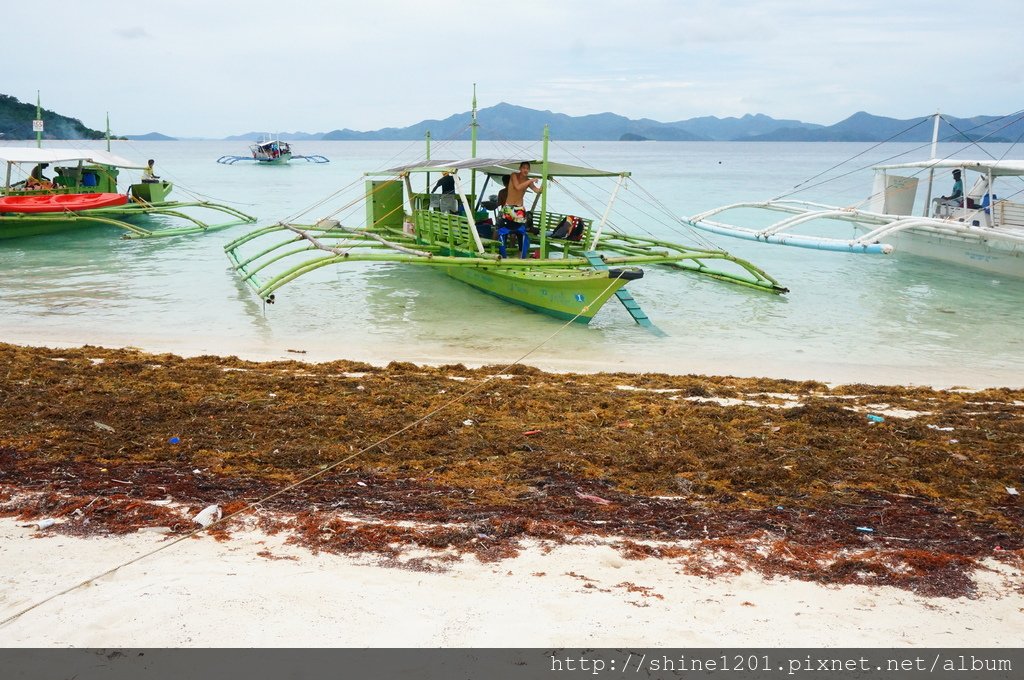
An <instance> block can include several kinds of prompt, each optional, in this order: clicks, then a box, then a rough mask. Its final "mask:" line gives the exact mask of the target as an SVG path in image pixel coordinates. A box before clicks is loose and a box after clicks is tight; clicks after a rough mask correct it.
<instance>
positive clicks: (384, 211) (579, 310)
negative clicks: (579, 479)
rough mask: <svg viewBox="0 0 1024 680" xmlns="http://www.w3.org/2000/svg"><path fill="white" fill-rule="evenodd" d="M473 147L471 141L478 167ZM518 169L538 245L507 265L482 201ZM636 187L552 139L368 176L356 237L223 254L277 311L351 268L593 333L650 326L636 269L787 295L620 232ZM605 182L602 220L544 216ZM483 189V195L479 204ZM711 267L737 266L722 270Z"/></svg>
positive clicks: (279, 228)
mask: <svg viewBox="0 0 1024 680" xmlns="http://www.w3.org/2000/svg"><path fill="white" fill-rule="evenodd" d="M473 132H474V133H475V127H474V130H473ZM475 147H476V145H475V135H474V144H473V150H474V155H475ZM428 155H429V154H428ZM523 160H530V161H531V163H532V165H533V168H532V170H531V173H530V174H531V177H534V178H537V179H539V180H540V181H541V182H542V184H541V192H540V193H539V194H537V195H536V198H535V200H534V205H533V206H532V210H531V211H530V213H531V217H532V226H533V231H535V233H536V236H535V237H532V236H531V237H530V240H531V241H532V240H534V239H535V240H536V243H531V244H530V245H529V246H527V247H526V248H524V249H523V250H521V251H520V252H521V253H523V254H524V255H525V256H524V257H515V256H512V257H510V256H507V253H508V251H509V249H507V248H506V247H505V245H506V244H505V243H503V242H502V241H501V240H500V239H498V238H491V237H489V236H490V235H491V226H490V225H491V224H492V223H493V224H495V225H497V224H498V222H497V220H498V216H497V213H495V215H494V216H493V217H494V219H493V220H492V219H491V217H492V216H491V215H490V214H489V212H488V210H487V209H494V208H495V206H494V203H493V202H489V201H485V200H481V198H480V197H481V196H483V195H484V194H485V192H486V190H487V186H488V185H489V183H490V182H498V181H500V180H501V178H502V177H503V176H506V175H511V174H513V173H514V172H516V171H517V170H518V169H519V165H520V162H521V161H523ZM442 173H448V174H449V175H450V176H451V177H452V178H453V179H454V185H455V193H454V194H441V195H438V194H432V193H430V176H431V175H434V176H438V175H441V174H442ZM466 175H470V178H469V179H470V181H469V183H468V184H467V183H466V182H464V181H463V177H465V176H466ZM418 176H424V177H425V178H426V181H425V182H424V183H423V184H422V186H423V187H424V188H423V190H417V189H416V188H414V184H415V185H416V186H421V185H420V182H419V181H415V183H414V178H415V177H418ZM629 176H630V175H629V173H628V172H614V171H605V170H598V169H594V168H589V167H583V166H578V165H569V164H565V163H556V162H553V161H550V160H548V132H547V129H545V132H544V155H543V158H542V159H540V160H539V161H536V160H532V159H523V158H514V159H513V158H504V159H496V158H469V159H464V160H442V161H429V160H428V161H424V162H421V163H415V164H410V165H403V166H400V167H395V168H391V169H389V170H385V171H381V172H373V173H366V175H365V177H366V181H365V194H364V196H363V197H361V200H363V201H365V210H366V224H365V225H363V226H349V225H346V224H342V223H341V222H339V221H338V220H334V219H324V220H320V221H319V222H317V223H316V224H311V225H298V224H291V223H278V224H274V225H269V226H265V227H262V228H259V229H256V230H255V231H253V232H251V233H249V234H246V235H244V236H242V237H240V238H238V239H235V240H234V241H232V242H231V243H229V244H227V245H226V246H225V251H226V253H227V256H228V258H229V259H230V261H231V263H232V265H233V267H234V269H235V271H236V272H237V274H238V275H239V276H240V277H241V278H242V280H243V281H244V282H245V283H246V284H247V285H248V286H249V287H250V288H252V290H253V291H255V293H256V294H257V295H258V296H259V297H260V298H261V299H262V300H264V301H265V302H274V301H275V299H276V291H277V290H278V289H279V288H281V287H282V286H284V285H285V284H287V283H289V282H291V281H293V280H295V279H297V278H299V277H301V276H303V275H304V274H307V273H309V272H312V271H315V270H317V269H320V268H321V267H327V266H331V265H342V264H349V263H354V262H389V263H403V264H408V265H419V266H427V267H434V268H437V269H440V270H441V271H443V272H444V273H445V274H447V275H448V276H450V277H452V278H454V279H457V280H459V281H462V282H464V283H467V284H469V285H471V286H473V287H475V288H477V289H479V290H481V291H483V292H485V293H489V294H490V295H494V296H495V297H498V298H501V299H502V300H506V301H508V302H512V303H515V304H518V305H522V306H524V307H527V308H529V309H532V310H535V311H538V312H542V313H545V314H549V315H551V316H554V317H556V318H559V319H567V320H573V321H577V322H581V323H587V322H589V321H590V320H591V319H592V318H593V317H594V315H595V314H596V313H597V312H598V310H600V309H601V307H602V306H603V305H604V304H605V302H607V301H608V300H609V299H611V298H612V297H613V296H614V297H617V298H618V299H619V300H620V301H621V302H622V303H623V305H624V306H625V307H626V309H627V310H628V311H629V313H630V315H631V316H632V317H633V319H634V320H635V321H636V322H637V323H638V324H641V325H644V326H653V324H652V323H651V321H650V319H648V318H647V316H646V314H645V313H644V312H643V310H642V309H641V308H640V306H639V305H638V304H637V303H636V301H635V300H634V299H633V298H632V296H631V295H630V294H629V292H628V291H626V290H625V288H624V286H625V285H626V284H627V283H628V282H629V281H634V280H637V279H640V278H641V277H643V275H644V272H643V270H642V269H640V266H641V265H663V266H665V267H668V268H673V269H676V270H681V271H685V272H691V273H696V274H702V275H705V276H709V277H713V278H716V279H720V280H723V281H728V282H732V283H736V284H740V285H743V286H748V287H751V288H756V289H759V290H763V291H768V292H771V293H784V292H786V290H787V289H786V288H783V287H782V286H780V285H779V283H778V282H777V281H776V280H775V279H773V278H771V277H770V276H769V275H768V274H766V273H764V272H763V271H761V270H760V269H759V268H757V267H756V266H755V265H753V264H751V263H749V262H747V261H745V260H742V259H740V258H738V257H735V256H733V255H731V254H729V253H727V252H725V251H723V250H716V249H698V248H691V247H688V246H685V245H682V244H678V243H672V242H668V241H663V240H659V239H655V238H650V237H646V236H640V235H634V234H627V233H623V232H620V231H617V230H615V229H613V228H612V226H611V214H612V207H613V204H614V203H615V199H616V195H617V193H618V191H619V189H620V188H621V187H622V186H623V184H624V183H625V182H626V181H627V179H628V178H629ZM598 178H606V179H609V180H613V181H615V182H616V184H615V187H614V189H613V190H612V191H611V195H610V199H609V201H608V205H607V206H606V207H605V209H604V211H603V213H602V214H600V215H593V216H590V217H585V216H580V215H579V213H576V214H574V215H568V214H566V213H562V212H555V211H553V210H551V209H550V208H549V207H548V193H549V192H548V188H549V186H550V185H552V184H555V183H557V184H562V183H567V182H568V181H570V180H573V179H598ZM478 182H482V187H481V189H480V191H479V192H476V191H475V187H476V186H477V184H478ZM529 195H530V194H528V196H529ZM357 200H358V199H357ZM467 215H472V216H473V219H469V218H467ZM569 217H573V218H577V219H579V221H580V224H581V226H582V233H581V234H579V235H578V236H577V238H576V239H564V238H554V237H553V234H556V233H558V229H557V228H558V227H559V225H561V224H562V223H563V220H566V218H569ZM481 232H482V233H481ZM503 253H506V254H503ZM716 262H718V263H723V262H725V263H729V265H731V266H730V267H729V268H728V269H719V268H716V266H715V263H716Z"/></svg>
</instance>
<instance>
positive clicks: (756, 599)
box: [0, 520, 1024, 647]
mask: <svg viewBox="0 0 1024 680" xmlns="http://www.w3.org/2000/svg"><path fill="white" fill-rule="evenodd" d="M161 540H162V539H161V538H159V537H155V536H154V535H153V534H147V533H143V534H138V535H132V536H127V537H121V538H90V539H81V538H67V537H59V536H58V537H54V536H49V537H45V536H42V535H41V534H40V533H38V532H37V531H36V530H34V529H30V528H24V527H19V526H18V524H17V523H16V522H14V521H12V520H4V521H2V522H0V555H2V557H3V562H4V564H5V565H7V568H5V574H4V576H3V577H2V578H3V593H4V595H3V602H2V610H0V615H2V616H6V615H8V614H9V613H10V612H12V611H14V610H17V609H18V608H19V607H23V606H26V605H28V604H31V603H32V602H33V600H35V599H36V598H40V597H41V596H43V595H46V594H48V593H51V592H56V591H57V590H60V589H63V588H64V587H66V586H67V585H68V584H70V583H74V582H79V581H82V580H84V579H86V578H89V577H91V576H93V575H95V574H97V573H101V572H102V571H105V570H106V569H108V568H109V567H110V566H111V565H113V564H115V563H117V562H118V561H119V560H125V559H130V558H131V557H134V556H136V555H138V554H140V553H142V552H145V551H148V550H151V549H152V548H154V547H156V546H157V545H159V542H160V541H161ZM377 562H378V561H377V560H374V559H369V558H365V557H364V558H358V557H350V556H338V555H327V554H311V553H310V552H309V551H308V550H305V549H301V548H296V547H294V546H289V545H286V544H284V541H283V540H282V539H281V538H280V537H270V536H266V535H264V534H262V533H260V532H259V531H256V530H252V531H245V532H241V533H238V534H235V535H233V537H232V539H231V540H230V541H225V542H218V541H216V540H213V539H211V538H209V537H204V538H200V539H194V540H189V541H187V542H185V543H183V544H181V545H179V546H177V547H175V548H172V549H170V550H168V551H165V552H163V553H158V554H157V555H155V556H154V557H152V558H150V559H148V560H145V561H143V562H140V563H137V564H135V565H132V566H130V567H126V568H125V569H123V570H121V571H118V572H117V573H115V574H113V575H110V576H107V577H104V578H102V579H100V580H99V581H97V582H95V583H94V584H93V585H91V586H89V587H86V588H81V589H78V590H76V591H74V592H72V593H69V594H67V595H66V596H64V597H62V598H59V599H58V600H56V601H53V602H50V603H47V604H45V605H42V606H41V607H39V608H38V609H35V610H33V611H31V612H29V613H28V614H26V615H24V616H22V617H21V618H20V619H19V620H18V621H16V622H13V623H10V624H8V625H6V626H5V627H4V628H3V629H2V635H0V639H2V641H3V644H4V645H5V646H33V647H34V646H39V647H49V646H56V647H66V646H73V647H111V646H128V647H249V646H254V647H297V646H312V647H321V646H322V647H386V646H409V647H512V646H520V647H562V646H565V647H588V646H594V647H615V646H620V645H640V646H655V647H715V646H719V645H721V646H760V647H774V646H779V647H792V646H809V647H815V646H822V647H834V646H846V647H858V646H864V647H890V646H896V647H900V646H907V647H910V646H940V647H941V646H945V647H972V646H977V647H993V646H1016V645H1018V644H1019V643H1020V636H1021V623H1020V621H1021V608H1022V607H1024V596H1022V595H1021V593H1020V592H1019V589H1018V590H1017V592H1014V588H1013V584H1014V582H1016V584H1017V585H1018V586H1019V583H1020V581H1019V578H1020V574H1019V572H1013V571H1011V570H1007V569H1006V568H1005V567H1003V566H1001V565H1000V564H998V563H995V562H993V563H992V564H991V565H990V566H991V567H992V568H993V569H992V571H987V570H986V571H981V572H979V573H978V575H977V578H978V580H979V582H980V589H979V593H978V595H977V596H976V597H975V598H972V599H967V598H958V599H949V598H926V597H918V596H915V595H913V594H910V593H907V592H906V591H903V590H899V589H896V588H888V587H864V586H844V587H823V586H820V585H816V584H812V583H806V582H799V581H792V580H789V579H774V580H765V579H764V578H763V577H761V576H760V575H758V574H756V573H744V574H741V575H739V576H732V577H724V578H715V579H707V578H701V577H697V576H691V575H686V574H681V573H679V569H678V566H677V565H674V564H673V562H672V561H671V560H658V559H647V560H626V559H623V557H622V556H621V555H620V554H619V552H618V551H616V550H614V549H612V548H610V547H607V546H602V545H569V546H558V547H556V548H554V549H553V550H551V551H550V552H547V551H546V550H544V549H542V548H541V547H540V546H539V545H533V546H530V547H528V548H527V549H525V550H524V551H523V553H522V554H521V555H519V556H518V557H516V558H513V559H509V560H505V561H502V562H500V563H497V564H488V563H481V562H479V561H477V560H476V559H473V558H469V559H466V560H464V561H460V562H457V563H454V564H450V565H448V566H447V567H446V569H445V571H441V572H430V571H412V570H408V569H402V568H396V567H389V566H383V565H380V564H378V563H377Z"/></svg>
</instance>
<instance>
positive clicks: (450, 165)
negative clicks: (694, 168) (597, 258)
mask: <svg viewBox="0 0 1024 680" xmlns="http://www.w3.org/2000/svg"><path fill="white" fill-rule="evenodd" d="M524 161H525V162H528V163H530V165H532V166H533V167H532V169H531V172H530V176H531V177H540V168H541V164H542V163H541V161H539V160H532V159H524V158H512V159H509V158H467V159H463V160H442V161H435V160H431V161H423V162H420V163H413V164H411V165H401V166H398V167H396V168H390V169H388V170H381V171H377V172H368V173H366V174H367V175H402V174H406V173H410V172H453V171H456V170H477V171H479V172H484V173H487V174H488V175H511V174H513V173H516V172H518V171H519V164H520V163H523V162H524ZM548 176H550V177H628V176H629V173H628V172H620V171H615V170H598V169H597V168H588V167H584V166H582V165H569V164H567V163H556V162H554V161H548Z"/></svg>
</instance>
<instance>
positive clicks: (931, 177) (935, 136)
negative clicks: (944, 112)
mask: <svg viewBox="0 0 1024 680" xmlns="http://www.w3.org/2000/svg"><path fill="white" fill-rule="evenodd" d="M938 153H939V112H938V111H936V112H935V123H934V124H933V125H932V160H935V159H936V157H937V156H938ZM934 181H935V166H932V167H930V168H928V189H927V191H925V196H924V207H923V208H922V209H921V215H922V216H923V217H928V211H929V210H931V205H932V183H933V182H934Z"/></svg>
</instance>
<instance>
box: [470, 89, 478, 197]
mask: <svg viewBox="0 0 1024 680" xmlns="http://www.w3.org/2000/svg"><path fill="white" fill-rule="evenodd" d="M477 127H478V126H477V122H476V83H473V116H472V119H471V120H470V123H469V155H470V158H476V129H477ZM469 191H470V193H471V194H473V195H474V196H476V172H474V173H472V178H471V179H470V184H469Z"/></svg>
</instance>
